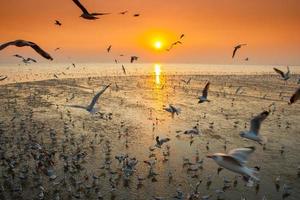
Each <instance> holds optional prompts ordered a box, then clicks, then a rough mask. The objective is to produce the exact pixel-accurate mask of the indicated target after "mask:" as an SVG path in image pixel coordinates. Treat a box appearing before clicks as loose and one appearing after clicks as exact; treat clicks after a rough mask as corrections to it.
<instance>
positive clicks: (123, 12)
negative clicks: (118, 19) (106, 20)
mask: <svg viewBox="0 0 300 200" xmlns="http://www.w3.org/2000/svg"><path fill="white" fill-rule="evenodd" d="M126 13H128V10H125V11H122V12H119V14H120V15H125V14H126Z"/></svg>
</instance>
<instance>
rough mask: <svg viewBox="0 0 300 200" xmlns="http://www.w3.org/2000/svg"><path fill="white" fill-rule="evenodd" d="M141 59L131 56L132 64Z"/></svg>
mask: <svg viewBox="0 0 300 200" xmlns="http://www.w3.org/2000/svg"><path fill="white" fill-rule="evenodd" d="M138 58H139V57H137V56H131V58H130V62H131V63H133V62H134V61H137V60H138Z"/></svg>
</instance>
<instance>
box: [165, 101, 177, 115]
mask: <svg viewBox="0 0 300 200" xmlns="http://www.w3.org/2000/svg"><path fill="white" fill-rule="evenodd" d="M164 110H165V111H167V112H169V113H171V114H172V117H174V114H175V113H176V115H179V113H180V112H181V110H180V108H176V107H175V106H173V105H172V104H169V107H168V108H166V107H164Z"/></svg>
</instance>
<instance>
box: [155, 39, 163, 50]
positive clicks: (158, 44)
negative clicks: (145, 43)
mask: <svg viewBox="0 0 300 200" xmlns="http://www.w3.org/2000/svg"><path fill="white" fill-rule="evenodd" d="M154 47H155V48H156V49H161V47H162V42H161V41H156V42H155V43H154Z"/></svg>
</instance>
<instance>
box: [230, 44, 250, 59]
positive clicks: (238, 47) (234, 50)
mask: <svg viewBox="0 0 300 200" xmlns="http://www.w3.org/2000/svg"><path fill="white" fill-rule="evenodd" d="M246 45H247V44H239V45H237V46H235V47H234V49H233V53H232V58H234V56H235V54H236V52H237V50H238V49H240V48H242V46H246Z"/></svg>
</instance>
